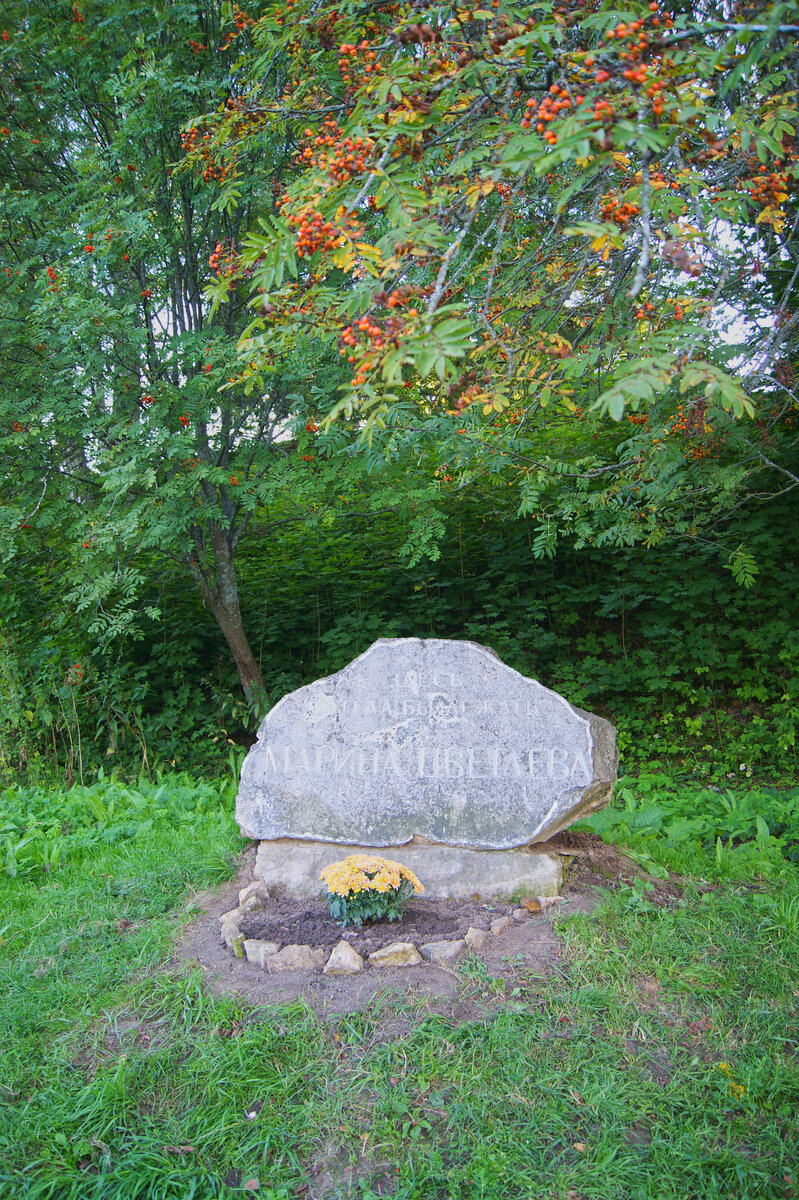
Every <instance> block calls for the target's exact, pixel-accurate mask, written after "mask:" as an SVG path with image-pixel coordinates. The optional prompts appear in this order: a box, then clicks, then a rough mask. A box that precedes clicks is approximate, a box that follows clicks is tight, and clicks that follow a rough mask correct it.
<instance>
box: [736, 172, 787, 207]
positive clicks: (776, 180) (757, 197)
mask: <svg viewBox="0 0 799 1200" xmlns="http://www.w3.org/2000/svg"><path fill="white" fill-rule="evenodd" d="M760 172H761V173H760V175H757V176H756V177H755V178H754V179H750V180H749V182H748V183H747V184H746V189H747V191H748V192H749V195H750V196H751V197H752V199H753V200H754V202H755V204H759V205H760V207H761V208H779V206H780V205H781V204H784V203H785V201H786V200H787V199H788V187H789V184H788V172H787V171H769V170H768V167H761V168H760Z"/></svg>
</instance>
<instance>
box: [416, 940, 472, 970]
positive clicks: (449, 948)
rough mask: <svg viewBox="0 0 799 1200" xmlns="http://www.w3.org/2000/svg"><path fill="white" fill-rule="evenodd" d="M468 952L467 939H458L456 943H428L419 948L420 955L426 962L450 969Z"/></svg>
mask: <svg viewBox="0 0 799 1200" xmlns="http://www.w3.org/2000/svg"><path fill="white" fill-rule="evenodd" d="M465 951H466V938H458V940H457V941H456V942H426V943H425V945H424V946H420V947H419V953H420V954H421V956H422V958H423V959H424V960H425V962H430V963H436V964H437V965H438V966H441V967H448V966H449V965H450V964H451V963H454V962H457V961H458V959H459V958H460V956H461V955H462V954H463V953H465Z"/></svg>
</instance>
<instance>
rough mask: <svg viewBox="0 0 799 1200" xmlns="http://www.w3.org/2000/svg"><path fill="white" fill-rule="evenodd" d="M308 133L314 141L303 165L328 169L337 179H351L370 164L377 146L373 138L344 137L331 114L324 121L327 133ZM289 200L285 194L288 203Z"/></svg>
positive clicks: (310, 130)
mask: <svg viewBox="0 0 799 1200" xmlns="http://www.w3.org/2000/svg"><path fill="white" fill-rule="evenodd" d="M305 136H306V137H307V138H312V139H313V141H312V143H311V145H310V146H306V147H305V149H304V150H302V151H301V153H300V159H301V160H302V163H303V165H305V166H309V167H319V169H320V170H321V171H328V172H329V174H331V175H332V176H333V178H334V179H335V181H336V183H348V182H349V180H350V179H352V177H353V175H357V174H360V173H361V172H363V171H365V170H366V169H367V167H368V165H369V164H368V158H369V156H370V155H371V153H372V150H373V148H374V142H373V141H372V139H371V138H362V137H356V138H351V137H342V136H341V129H340V128H339V126H338V125H337V124H336V122H335V121H334V120H332V118H330V117H328V118H327V119H326V120H325V122H324V132H323V133H319V134H317V135H316V136H315V137H314V131H313V130H312V129H306V130H305ZM314 147H315V149H314ZM285 200H286V197H285V196H284V197H283V201H284V203H285Z"/></svg>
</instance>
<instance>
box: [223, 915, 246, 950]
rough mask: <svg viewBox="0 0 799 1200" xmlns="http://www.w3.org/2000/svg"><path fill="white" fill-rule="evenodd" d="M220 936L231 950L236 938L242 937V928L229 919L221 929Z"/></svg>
mask: <svg viewBox="0 0 799 1200" xmlns="http://www.w3.org/2000/svg"><path fill="white" fill-rule="evenodd" d="M219 936H220V937H221V938H222V941H223V942H224V943H225V945H226V946H227V948H228V950H230V948H231V947H232V945H233V941H234V939H235V938H237V937H241V930H240V929H239V927H238V925H236V924H234V922H233V921H228V922H226V924H224V925H223V926H222V928H221V929H220V931H219Z"/></svg>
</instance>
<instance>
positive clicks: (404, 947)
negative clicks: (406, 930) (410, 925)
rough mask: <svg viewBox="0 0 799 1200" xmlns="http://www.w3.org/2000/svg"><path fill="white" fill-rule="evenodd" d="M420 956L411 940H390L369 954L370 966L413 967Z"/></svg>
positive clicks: (420, 958) (417, 962) (416, 964)
mask: <svg viewBox="0 0 799 1200" xmlns="http://www.w3.org/2000/svg"><path fill="white" fill-rule="evenodd" d="M421 961H422V956H421V954H420V953H419V951H418V950H417V949H416V947H415V946H414V944H413V942H392V943H391V945H390V946H384V947H383V948H382V950H375V951H374V953H372V954H370V955H369V966H370V967H415V966H418V964H419V963H420V962H421Z"/></svg>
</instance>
